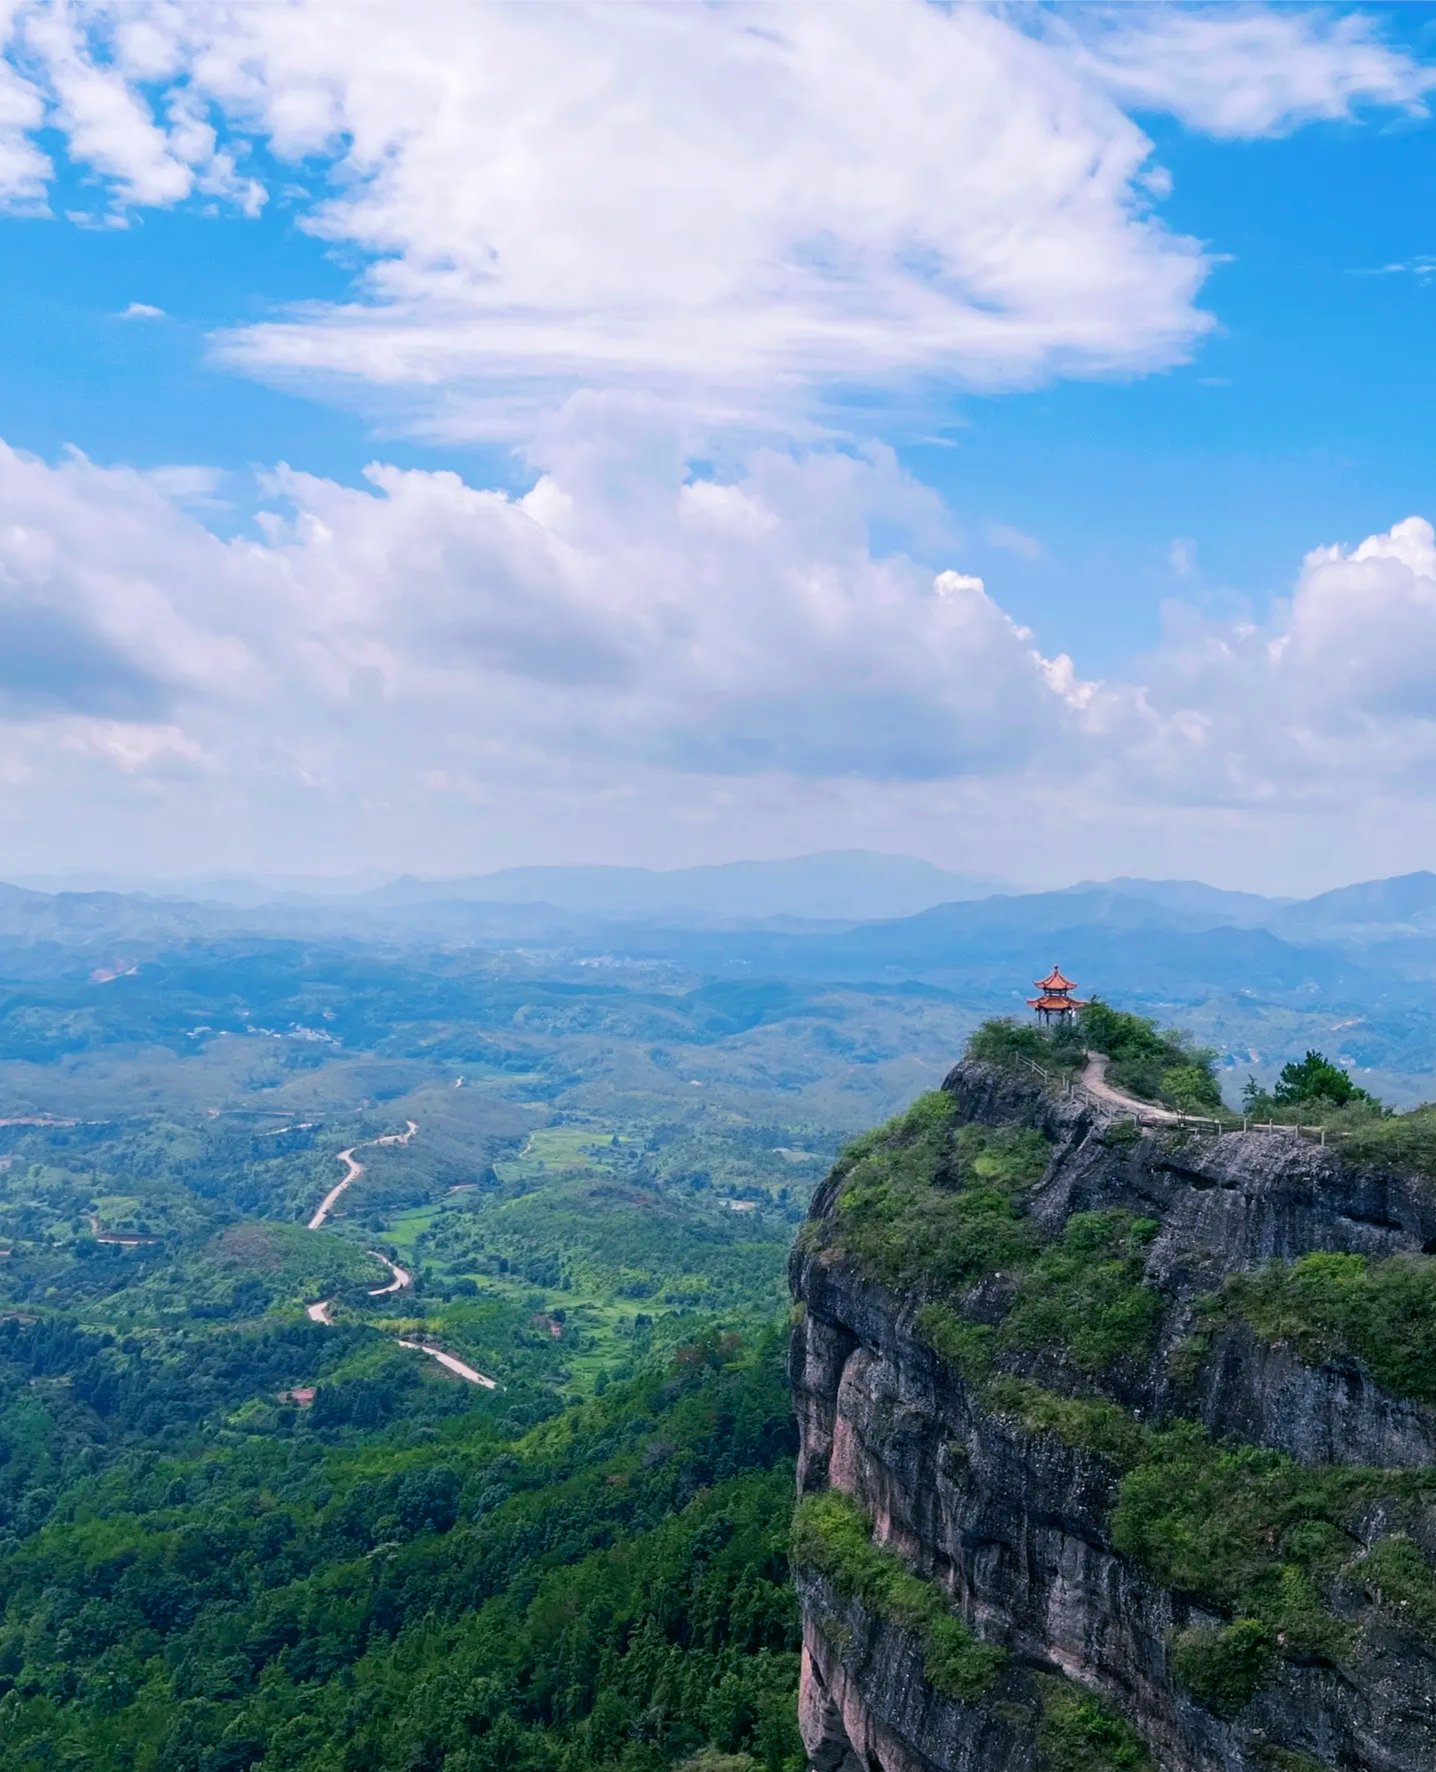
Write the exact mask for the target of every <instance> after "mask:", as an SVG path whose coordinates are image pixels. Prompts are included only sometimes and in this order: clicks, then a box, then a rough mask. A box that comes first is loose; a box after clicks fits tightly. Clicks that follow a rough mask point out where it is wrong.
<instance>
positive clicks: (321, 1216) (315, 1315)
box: [6, 1120, 499, 1391]
mask: <svg viewBox="0 0 1436 1772" xmlns="http://www.w3.org/2000/svg"><path fill="white" fill-rule="evenodd" d="M418 1130H419V1126H418V1122H417V1121H415V1120H406V1121H405V1122H404V1130H403V1131H402V1132H386V1133H385V1134H384V1136H383V1137H382V1138H366V1139H365V1140H364V1142H363V1143H362V1144H351V1145H350V1147H349V1149H348V1150H347V1151H340V1152H339V1153H338V1157H339V1161H340V1162H341V1163H342V1164H343V1165H344V1175H343V1177H342V1178H341V1179H340V1180H339V1181H337V1182H335V1184H334V1186H333V1187H332V1188H330V1190H329V1192H328V1193H327V1194H326V1195H325V1196H324V1198H323V1199H322V1200H321V1201H320V1202H319V1208H318V1210H317V1211H316V1212H315V1214H314V1216H313V1217H312V1218H311V1219H310V1220H309V1226H308V1228H309V1229H310V1230H312V1231H318V1230H323V1228H324V1221H325V1220H326V1219H327V1218H328V1217H329V1214H330V1213H331V1212H332V1211H333V1210H334V1208H335V1206H336V1205H337V1204H338V1201H339V1197H340V1195H341V1194H342V1193H343V1192H344V1190H345V1189H346V1188H348V1187H352V1186H353V1185H354V1183H355V1182H356V1181H358V1179H359V1177H360V1176H361V1175H362V1174H363V1173H364V1165H363V1164H362V1163H361V1162H360V1161H359V1160H358V1159H357V1158H356V1157H355V1155H354V1153H355V1151H360V1150H366V1149H367V1148H368V1147H369V1146H370V1145H375V1144H408V1142H409V1140H410V1139H411V1138H412V1137H413V1136H414V1134H415V1133H416V1132H417V1131H418ZM6 1253H7V1254H8V1253H9V1251H8V1250H7V1251H6ZM369 1254H370V1255H372V1256H373V1257H374V1259H375V1261H382V1262H383V1264H384V1266H385V1267H386V1268H388V1270H389V1273H390V1275H391V1276H392V1278H391V1279H390V1280H389V1282H388V1284H387V1285H384V1286H371V1287H370V1288H369V1296H370V1297H371V1298H383V1297H384V1296H385V1295H386V1294H387V1293H391V1292H404V1291H407V1290H408V1288H409V1287H410V1286H412V1285H413V1284H414V1276H413V1275H412V1274H411V1273H410V1272H409V1270H408V1269H407V1268H402V1267H400V1266H399V1264H398V1262H397V1261H390V1259H389V1257H388V1256H387V1255H385V1254H383V1253H382V1252H381V1251H380V1250H378V1249H371V1250H370V1251H369ZM333 1304H334V1300H333V1299H332V1298H316V1299H315V1301H314V1303H313V1304H307V1305H305V1307H304V1314H305V1315H306V1316H307V1317H308V1318H309V1320H310V1322H311V1323H322V1324H323V1325H324V1327H325V1328H326V1329H332V1328H333V1327H334V1318H333V1317H332V1316H331V1315H330V1310H331V1307H332V1306H333ZM395 1341H396V1344H397V1345H398V1346H399V1347H410V1348H415V1349H417V1351H418V1352H419V1353H421V1354H427V1355H428V1356H429V1358H430V1359H431V1360H437V1361H438V1362H439V1364H440V1365H441V1366H443V1367H445V1368H446V1369H447V1370H448V1371H450V1372H453V1373H456V1374H457V1375H458V1377H460V1378H462V1379H465V1380H467V1381H468V1383H470V1384H480V1385H482V1386H483V1387H484V1389H485V1390H491V1391H496V1390H498V1388H499V1383H498V1380H497V1379H496V1378H490V1377H489V1376H488V1374H487V1373H486V1372H480V1371H479V1370H478V1369H477V1367H474V1366H470V1365H469V1364H468V1363H467V1362H466V1361H464V1360H461V1359H460V1358H459V1356H458V1355H457V1354H451V1353H446V1352H445V1350H444V1349H443V1348H441V1347H433V1346H431V1345H430V1343H428V1342H427V1341H408V1340H406V1339H405V1338H404V1337H403V1336H396V1337H395Z"/></svg>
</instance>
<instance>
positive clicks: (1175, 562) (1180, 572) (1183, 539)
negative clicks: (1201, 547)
mask: <svg viewBox="0 0 1436 1772" xmlns="http://www.w3.org/2000/svg"><path fill="white" fill-rule="evenodd" d="M1167 564H1168V565H1169V566H1170V567H1171V569H1172V571H1173V572H1174V573H1176V575H1177V577H1178V578H1190V577H1191V576H1192V574H1193V573H1194V572H1195V571H1196V570H1197V544H1196V543H1195V542H1194V541H1193V540H1192V539H1191V537H1190V536H1185V535H1179V536H1178V537H1177V538H1176V540H1175V541H1174V542H1173V543H1172V544H1171V546H1170V547H1169V548H1168V549H1167Z"/></svg>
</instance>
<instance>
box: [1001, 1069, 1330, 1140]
mask: <svg viewBox="0 0 1436 1772" xmlns="http://www.w3.org/2000/svg"><path fill="white" fill-rule="evenodd" d="M1018 1056H1019V1057H1021V1058H1022V1062H1023V1064H1025V1065H1026V1066H1027V1068H1028V1070H1029V1071H1032V1072H1033V1073H1034V1074H1035V1075H1036V1076H1039V1077H1041V1079H1042V1081H1043V1083H1044V1084H1045V1085H1046V1086H1047V1087H1048V1088H1049V1089H1055V1090H1057V1091H1058V1092H1059V1093H1060V1094H1062V1095H1063V1096H1066V1097H1068V1098H1072V1097H1076V1098H1078V1099H1080V1100H1083V1101H1086V1102H1089V1103H1090V1104H1091V1105H1092V1106H1093V1107H1096V1108H1101V1109H1102V1110H1103V1112H1104V1113H1108V1114H1110V1115H1111V1116H1112V1118H1113V1119H1114V1120H1130V1121H1131V1122H1132V1124H1133V1125H1134V1126H1138V1127H1140V1126H1185V1127H1188V1128H1189V1129H1191V1130H1193V1131H1196V1132H1209V1133H1212V1134H1214V1135H1215V1136H1217V1137H1220V1136H1221V1134H1222V1133H1224V1132H1263V1133H1268V1134H1271V1135H1280V1134H1282V1133H1285V1134H1287V1135H1288V1136H1289V1137H1292V1138H1297V1139H1301V1138H1311V1139H1314V1140H1315V1141H1316V1142H1317V1144H1319V1145H1325V1143H1326V1127H1325V1126H1302V1125H1287V1124H1285V1123H1284V1122H1283V1121H1280V1120H1255V1119H1253V1118H1252V1117H1251V1115H1249V1114H1243V1115H1242V1116H1241V1125H1240V1126H1237V1125H1234V1124H1232V1123H1230V1122H1228V1121H1226V1120H1219V1119H1217V1118H1216V1117H1215V1116H1214V1115H1211V1114H1185V1113H1182V1112H1181V1111H1180V1110H1178V1109H1177V1108H1159V1107H1157V1106H1155V1104H1154V1105H1153V1106H1152V1109H1151V1112H1149V1113H1134V1112H1132V1111H1131V1110H1130V1109H1128V1108H1124V1107H1122V1106H1121V1105H1120V1104H1119V1103H1117V1102H1115V1101H1113V1100H1112V1099H1111V1097H1110V1096H1106V1095H1103V1094H1101V1093H1100V1092H1099V1091H1098V1090H1096V1089H1089V1088H1088V1086H1087V1085H1086V1084H1085V1083H1084V1082H1083V1081H1082V1079H1081V1078H1080V1077H1070V1076H1068V1077H1062V1076H1058V1075H1057V1074H1056V1073H1055V1072H1053V1071H1049V1070H1048V1069H1047V1068H1046V1067H1045V1066H1044V1065H1040V1064H1038V1062H1037V1060H1036V1059H1035V1058H1027V1057H1025V1056H1023V1055H1021V1054H1019V1055H1018ZM1336 1136H1339V1134H1337V1135H1336Z"/></svg>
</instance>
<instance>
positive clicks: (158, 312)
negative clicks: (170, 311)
mask: <svg viewBox="0 0 1436 1772" xmlns="http://www.w3.org/2000/svg"><path fill="white" fill-rule="evenodd" d="M164 317H165V311H164V309H163V308H156V307H153V306H152V305H151V304H150V303H149V302H147V301H132V302H131V303H130V305H129V306H128V307H127V308H122V309H121V310H120V312H119V313H118V314H116V315H115V318H116V319H117V320H163V319H164Z"/></svg>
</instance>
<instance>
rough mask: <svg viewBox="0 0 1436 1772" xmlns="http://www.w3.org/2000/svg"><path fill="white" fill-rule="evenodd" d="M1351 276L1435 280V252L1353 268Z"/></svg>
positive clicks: (1425, 281) (1419, 280) (1419, 253)
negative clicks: (1392, 261) (1391, 262)
mask: <svg viewBox="0 0 1436 1772" xmlns="http://www.w3.org/2000/svg"><path fill="white" fill-rule="evenodd" d="M1351 275H1352V276H1353V277H1411V278H1414V279H1415V281H1416V282H1418V283H1432V282H1436V253H1431V252H1418V253H1417V254H1416V255H1415V257H1414V258H1407V259H1398V260H1397V261H1396V262H1395V263H1393V264H1389V265H1365V266H1358V267H1357V268H1355V269H1354V270H1353V271H1352V273H1351Z"/></svg>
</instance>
